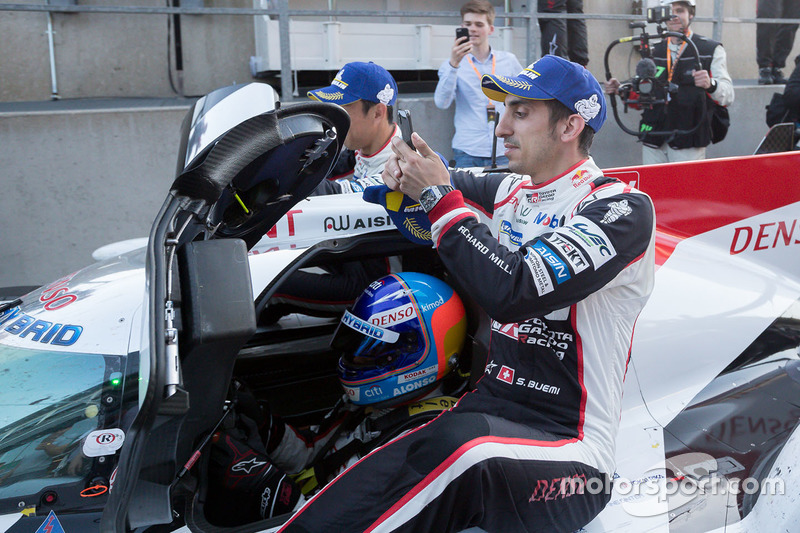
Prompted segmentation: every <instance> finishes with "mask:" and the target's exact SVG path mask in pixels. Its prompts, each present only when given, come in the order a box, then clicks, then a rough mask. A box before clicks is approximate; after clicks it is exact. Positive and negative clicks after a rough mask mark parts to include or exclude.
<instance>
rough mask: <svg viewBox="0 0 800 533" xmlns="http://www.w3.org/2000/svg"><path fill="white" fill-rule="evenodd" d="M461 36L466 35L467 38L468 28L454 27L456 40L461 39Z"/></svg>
mask: <svg viewBox="0 0 800 533" xmlns="http://www.w3.org/2000/svg"><path fill="white" fill-rule="evenodd" d="M462 37H466V38H467V40H469V29H467V28H464V27H461V28H456V41H457V40H459V39H461V38H462ZM459 44H464V43H463V42H462V43H459Z"/></svg>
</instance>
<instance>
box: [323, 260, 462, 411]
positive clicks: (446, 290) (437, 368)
mask: <svg viewBox="0 0 800 533" xmlns="http://www.w3.org/2000/svg"><path fill="white" fill-rule="evenodd" d="M466 328H467V317H466V313H465V311H464V305H463V303H462V302H461V298H459V296H458V294H456V292H455V291H453V289H452V288H450V286H448V285H447V284H446V283H444V282H443V281H441V280H439V279H437V278H435V277H433V276H429V275H427V274H420V273H415V272H404V273H400V274H390V275H388V276H385V277H383V278H381V279H379V280H377V281H374V282H373V283H372V284H370V286H369V287H367V288H366V289H365V290H364V292H363V293H361V295H360V296H359V297H358V299H357V300H356V301H355V303H354V304H353V308H352V309H350V310H348V311H345V314H344V316H343V317H342V321H341V323H340V324H339V327H338V328H337V330H336V333H335V334H334V336H333V339H332V340H331V346H332V347H333V348H334V349H336V350H338V351H340V352H341V353H342V356H341V358H340V359H339V380H340V381H341V383H342V386H343V387H344V390H345V392H346V393H347V396H348V398H349V399H350V401H351V402H352V403H354V404H356V405H373V404H378V403H381V404H384V405H390V404H394V403H400V402H403V401H406V400H408V399H410V398H413V397H416V396H418V395H420V394H421V393H423V392H424V391H427V390H429V389H431V388H433V387H434V386H435V385H436V382H437V381H439V380H440V379H442V378H443V377H444V376H445V375H447V373H448V372H449V371H450V370H451V369H452V368H453V367H454V366H455V363H456V362H457V360H458V355H459V354H460V353H461V350H462V348H463V346H464V339H465V337H466Z"/></svg>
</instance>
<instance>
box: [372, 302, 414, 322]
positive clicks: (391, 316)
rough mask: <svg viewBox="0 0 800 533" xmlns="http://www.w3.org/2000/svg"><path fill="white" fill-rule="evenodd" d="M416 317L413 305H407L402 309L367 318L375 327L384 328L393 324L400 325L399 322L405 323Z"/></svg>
mask: <svg viewBox="0 0 800 533" xmlns="http://www.w3.org/2000/svg"><path fill="white" fill-rule="evenodd" d="M416 316H417V314H416V313H415V312H414V305H413V304H407V305H404V306H403V307H399V308H395V309H392V310H391V311H385V312H383V313H379V314H376V315H372V316H371V317H369V321H370V323H372V324H375V325H376V326H382V327H386V326H392V325H394V324H400V323H401V322H405V321H407V320H410V319H412V318H414V317H416Z"/></svg>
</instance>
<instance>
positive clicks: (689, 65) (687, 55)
mask: <svg viewBox="0 0 800 533" xmlns="http://www.w3.org/2000/svg"><path fill="white" fill-rule="evenodd" d="M661 5H662V6H667V5H671V7H672V17H671V18H670V19H669V20H668V21H667V22H666V26H667V30H668V31H670V32H677V33H683V34H684V35H685V36H686V37H688V38H689V39H691V41H692V42H693V43H694V44H695V46H696V47H697V50H698V52H699V53H700V63H701V64H702V66H703V69H702V70H697V67H696V65H697V56H696V55H695V51H694V49H693V48H692V47H691V46H689V45H688V44H687V43H686V42H685V41H683V40H682V39H679V38H677V37H669V39H667V40H664V41H662V42H660V43H658V44H656V45H655V46H653V48H652V56H653V57H652V62H653V63H652V64H650V69H647V68H644V69H643V70H652V69H653V66H655V69H654V70H655V72H653V77H654V78H655V81H656V83H658V84H662V85H663V86H665V87H667V96H666V100H667V103H666V104H656V105H652V106H642V108H643V111H642V119H641V122H640V125H639V131H640V133H644V132H652V133H655V132H669V131H674V130H682V131H687V130H692V129H693V128H694V127H695V126H697V124H698V121H700V120H702V119H703V98H706V97H708V98H710V100H708V101H707V102H706V104H707V105H706V109H707V112H706V115H705V116H706V124H703V125H701V126H700V127H698V128H697V129H696V130H695V131H693V132H692V133H688V134H686V133H684V134H680V135H675V136H672V137H670V136H668V135H648V134H645V135H644V137H643V139H642V144H643V146H642V163H643V164H645V165H653V164H658V163H673V162H677V161H694V160H698V159H705V157H706V146H708V145H709V144H710V143H711V115H712V113H713V105H714V103H716V104H718V105H720V106H723V107H727V106H729V105H730V104H732V103H733V98H734V94H733V82H732V81H731V77H730V74H728V67H727V57H726V54H725V49H724V48H723V47H722V44H720V43H718V42H716V41H712V40H711V39H708V38H706V37H703V36H701V35H697V34H696V33H694V32H693V31H692V30H691V29H690V28H689V25H690V24H691V23H692V20H693V19H694V16H695V0H661ZM645 61H647V60H643V62H645ZM641 64H642V63H640V65H641ZM639 70H640V68H639V67H638V66H637V74H639V72H638V71H639ZM619 90H620V82H619V80H617V79H616V78H611V79H610V80H608V81H607V82H606V84H605V91H606V93H608V94H617V93H618V92H619ZM711 100H713V102H712V101H711Z"/></svg>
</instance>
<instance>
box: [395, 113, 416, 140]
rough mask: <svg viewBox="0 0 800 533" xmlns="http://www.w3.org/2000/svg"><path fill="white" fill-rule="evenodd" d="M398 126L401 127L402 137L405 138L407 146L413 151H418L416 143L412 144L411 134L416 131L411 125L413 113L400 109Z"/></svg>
mask: <svg viewBox="0 0 800 533" xmlns="http://www.w3.org/2000/svg"><path fill="white" fill-rule="evenodd" d="M397 125H398V126H400V135H401V136H402V137H403V140H404V141H405V142H406V144H407V145H408V146H410V147H411V149H412V150H416V148H414V143H413V142H411V132H412V131H414V127H413V126H412V125H411V111H409V110H408V109H398V110H397Z"/></svg>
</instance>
